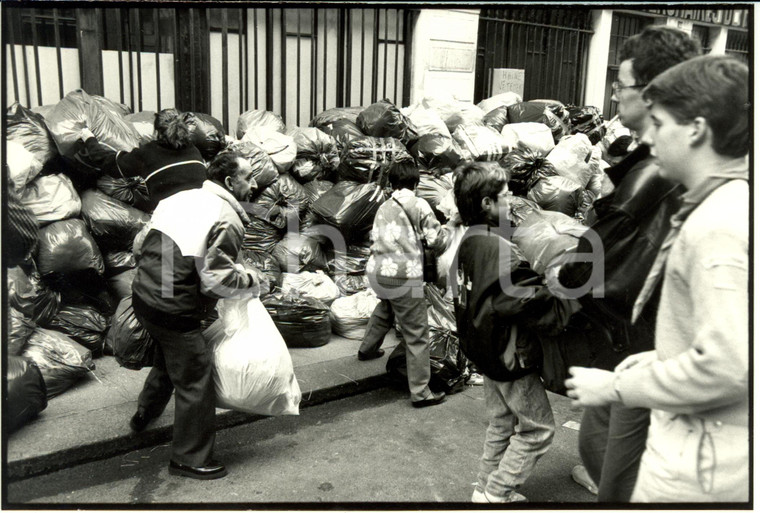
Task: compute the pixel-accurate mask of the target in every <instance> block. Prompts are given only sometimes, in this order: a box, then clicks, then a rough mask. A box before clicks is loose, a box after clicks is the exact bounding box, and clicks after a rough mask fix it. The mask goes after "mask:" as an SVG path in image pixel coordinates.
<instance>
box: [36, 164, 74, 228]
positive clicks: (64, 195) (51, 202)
mask: <svg viewBox="0 0 760 513" xmlns="http://www.w3.org/2000/svg"><path fill="white" fill-rule="evenodd" d="M21 203H23V204H24V206H26V207H27V208H29V209H30V210H31V211H32V213H33V214H34V215H35V217H36V218H37V221H39V223H40V226H44V225H46V224H49V223H53V222H55V221H61V220H63V219H69V218H71V217H77V216H78V215H79V212H80V210H81V209H82V202H81V200H80V199H79V194H77V191H76V189H74V184H73V183H71V180H70V179H69V177H68V176H66V175H62V174H55V175H47V176H39V177H37V179H36V180H34V181H33V182H31V183H29V184H27V186H26V188H25V189H24V192H23V194H22V196H21Z"/></svg>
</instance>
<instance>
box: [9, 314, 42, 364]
mask: <svg viewBox="0 0 760 513" xmlns="http://www.w3.org/2000/svg"><path fill="white" fill-rule="evenodd" d="M6 319H7V320H8V339H7V340H6V341H5V347H6V348H7V349H8V355H9V356H19V355H20V354H21V353H22V352H23V351H24V346H25V345H26V341H27V340H29V337H31V336H32V333H33V332H34V330H35V328H37V325H36V324H35V323H34V321H33V320H32V319H31V318H30V317H27V316H26V315H24V314H23V313H22V312H20V311H19V310H16V309H15V308H13V307H12V306H11V307H9V308H8V310H7V316H6Z"/></svg>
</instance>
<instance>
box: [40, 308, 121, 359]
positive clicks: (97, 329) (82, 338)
mask: <svg viewBox="0 0 760 513" xmlns="http://www.w3.org/2000/svg"><path fill="white" fill-rule="evenodd" d="M46 327H47V328H50V329H53V330H56V331H59V332H61V333H63V334H64V335H68V336H69V337H71V339H72V340H74V341H75V342H78V343H80V344H82V345H83V346H84V347H86V348H87V349H89V350H90V351H92V355H93V356H100V355H102V354H103V345H104V343H105V337H106V331H107V330H108V318H107V317H106V316H104V315H103V314H101V313H100V312H98V311H97V310H96V309H95V308H93V307H91V306H87V305H66V306H64V307H63V308H61V311H60V312H58V315H56V316H55V317H54V318H53V319H52V320H51V321H50V323H49V324H48V326H46Z"/></svg>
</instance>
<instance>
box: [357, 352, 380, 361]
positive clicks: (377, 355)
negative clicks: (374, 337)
mask: <svg viewBox="0 0 760 513" xmlns="http://www.w3.org/2000/svg"><path fill="white" fill-rule="evenodd" d="M358 354H359V359H360V360H361V361H366V360H374V359H375V358H380V357H381V356H383V355H384V354H385V350H384V349H378V350H377V351H375V352H374V353H371V354H367V353H362V352H361V351H359V353H358Z"/></svg>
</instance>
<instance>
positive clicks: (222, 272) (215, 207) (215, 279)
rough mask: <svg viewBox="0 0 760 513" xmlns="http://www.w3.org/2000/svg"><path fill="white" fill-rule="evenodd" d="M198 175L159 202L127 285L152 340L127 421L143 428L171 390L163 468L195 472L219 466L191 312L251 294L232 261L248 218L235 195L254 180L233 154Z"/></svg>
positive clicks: (210, 394)
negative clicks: (170, 431) (197, 183)
mask: <svg viewBox="0 0 760 513" xmlns="http://www.w3.org/2000/svg"><path fill="white" fill-rule="evenodd" d="M208 176H209V178H210V180H208V181H206V182H204V183H203V185H202V187H196V188H192V189H188V190H182V191H181V192H177V193H175V194H173V195H171V196H168V197H166V198H165V199H163V200H161V201H160V202H159V204H158V206H157V207H156V210H155V212H154V214H153V218H152V220H151V225H150V226H151V229H150V231H149V232H148V234H147V235H146V237H145V240H144V242H143V244H142V248H141V253H140V258H139V262H138V267H137V275H136V276H135V280H134V283H133V284H132V305H133V307H134V311H135V315H136V317H137V319H138V320H139V321H140V323H141V324H142V325H143V326H144V327H145V329H146V330H147V331H148V333H150V335H151V336H152V337H153V339H154V340H155V341H156V342H157V347H156V357H155V361H154V364H153V368H152V369H151V371H150V374H149V375H148V377H147V379H146V380H145V385H144V387H143V390H142V392H141V393H140V398H139V400H138V410H137V413H135V415H134V416H133V417H132V420H131V421H130V425H131V427H132V429H133V430H135V431H141V430H143V429H144V428H145V427H146V425H147V424H148V423H149V422H150V421H151V420H153V419H155V418H156V417H158V416H159V415H160V414H161V412H163V410H164V408H165V407H166V405H167V403H168V402H169V399H170V398H171V394H172V390H175V409H174V435H173V440H172V457H171V461H170V463H169V473H170V474H175V475H183V476H186V477H191V478H195V479H216V478H220V477H224V476H225V475H227V470H226V468H225V467H224V465H222V464H221V463H219V462H217V461H214V460H213V459H212V453H213V448H214V439H215V428H214V408H215V396H214V383H213V379H212V361H211V354H210V352H209V350H208V349H207V344H206V341H205V340H204V338H203V336H202V335H201V331H200V321H201V319H203V318H204V317H205V316H206V315H207V312H210V311H211V309H213V308H214V306H215V303H216V300H217V299H219V298H223V297H233V296H241V295H251V294H256V295H257V294H258V291H257V287H258V280H257V279H256V275H255V274H253V273H252V272H250V271H246V270H245V269H244V268H243V267H242V266H241V265H240V264H239V263H236V260H237V257H238V252H239V250H240V247H241V245H242V242H243V234H244V223H246V224H247V222H248V217H247V216H246V214H245V212H244V211H243V208H242V207H241V206H240V204H239V203H238V201H243V200H247V199H248V198H249V196H250V194H251V191H252V189H253V188H254V187H255V181H254V180H253V177H252V176H253V173H252V170H251V166H250V164H248V162H247V161H246V160H245V159H244V158H242V157H241V156H240V155H237V154H235V153H222V154H220V155H218V156H217V157H216V158H215V159H214V160H213V161H212V162H211V164H210V166H209V169H208ZM189 179H194V177H193V176H192V175H190V176H189Z"/></svg>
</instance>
